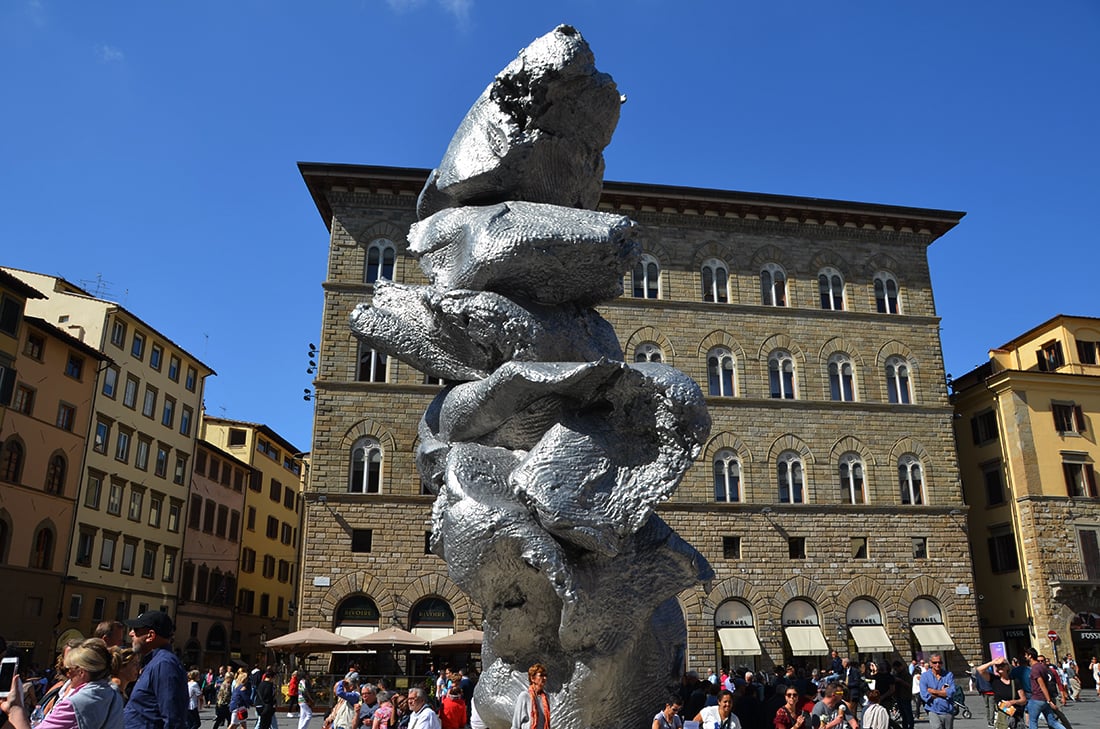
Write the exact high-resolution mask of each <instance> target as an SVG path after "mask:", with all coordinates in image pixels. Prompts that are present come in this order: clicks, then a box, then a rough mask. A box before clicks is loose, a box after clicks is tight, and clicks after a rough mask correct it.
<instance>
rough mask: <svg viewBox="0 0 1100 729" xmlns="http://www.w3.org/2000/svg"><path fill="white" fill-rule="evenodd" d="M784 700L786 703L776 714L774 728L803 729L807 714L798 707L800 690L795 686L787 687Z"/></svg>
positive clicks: (773, 721) (773, 720) (773, 722)
mask: <svg viewBox="0 0 1100 729" xmlns="http://www.w3.org/2000/svg"><path fill="white" fill-rule="evenodd" d="M783 698H784V699H786V701H785V702H784V703H783V705H782V706H780V707H779V710H778V711H776V712H775V718H773V719H772V726H774V727H775V729H802V727H804V726H805V725H806V713H805V712H804V711H802V709H801V707H799V705H798V700H799V698H800V697H799V695H798V689H796V688H795V687H794V686H787V688H786V689H785V690H784V691H783Z"/></svg>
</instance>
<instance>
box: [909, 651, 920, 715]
mask: <svg viewBox="0 0 1100 729" xmlns="http://www.w3.org/2000/svg"><path fill="white" fill-rule="evenodd" d="M909 668H910V672H911V674H912V676H913V685H912V693H913V717H914V719H913V720H914V721H916V720H917V719H920V707H921V700H920V675H921V674H922V673H924V670H923V669H922V668H921V667H920V665H919V664H917V662H916V661H913V663H912V664H910V666H909Z"/></svg>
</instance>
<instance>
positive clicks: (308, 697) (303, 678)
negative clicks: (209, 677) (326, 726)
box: [214, 670, 313, 729]
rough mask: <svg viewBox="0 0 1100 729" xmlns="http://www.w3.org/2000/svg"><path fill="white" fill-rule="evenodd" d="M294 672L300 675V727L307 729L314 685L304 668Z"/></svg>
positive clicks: (215, 728)
mask: <svg viewBox="0 0 1100 729" xmlns="http://www.w3.org/2000/svg"><path fill="white" fill-rule="evenodd" d="M294 673H295V674H296V675H297V676H298V729H306V727H308V726H309V720H310V719H312V718H313V694H312V693H310V689H311V688H313V685H312V683H311V682H310V680H309V675H308V674H307V673H306V672H305V671H304V670H300V671H295V672H294ZM214 729H217V727H214Z"/></svg>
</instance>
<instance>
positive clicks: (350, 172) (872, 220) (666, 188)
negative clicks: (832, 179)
mask: <svg viewBox="0 0 1100 729" xmlns="http://www.w3.org/2000/svg"><path fill="white" fill-rule="evenodd" d="M298 170H299V172H300V173H301V175H302V178H303V179H304V180H305V183H306V187H307V188H308V189H309V192H310V195H311V197H312V198H313V202H314V204H315V205H316V206H317V211H318V213H320V215H321V219H322V220H323V221H324V223H325V226H326V227H327V228H329V230H331V226H332V208H331V206H330V205H329V202H328V199H327V197H326V191H327V188H328V187H330V186H341V187H347V188H348V189H349V190H354V189H355V188H357V187H358V188H368V189H371V190H377V191H386V192H390V193H392V194H394V195H400V194H405V195H410V194H411V195H419V193H420V190H421V188H422V187H423V185H424V182H425V180H426V179H427V177H428V174H429V173H430V170H427V169H423V168H415V167H382V166H374V165H354V164H334V163H324V162H299V163H298ZM600 199H601V202H602V203H605V204H608V205H613V206H618V207H622V206H626V207H635V208H639V209H640V208H643V207H653V208H655V209H657V210H658V211H665V210H671V211H673V212H684V211H686V210H693V211H695V212H697V213H701V214H706V215H717V216H723V217H739V218H750V219H751V218H759V219H767V218H776V219H778V220H780V221H792V220H793V221H794V222H798V223H805V222H808V221H814V222H817V223H820V224H824V223H833V224H835V225H838V226H841V227H850V228H852V227H854V228H857V229H858V228H866V227H868V226H870V227H872V228H875V229H883V228H891V229H894V230H903V229H909V230H911V231H913V232H915V233H923V234H927V235H931V236H932V237H933V240H934V239H935V238H938V237H940V236H941V235H943V234H944V233H946V232H947V231H949V230H951V229H952V228H953V227H955V225H957V224H958V222H959V221H960V220H962V218H963V217H964V216H965V215H966V213H965V212H959V211H956V210H938V209H934V208H913V207H905V206H901V205H884V204H880V203H866V202H854V201H847V200H832V199H829V198H816V197H797V196H793V195H774V194H770V193H760V192H742V191H736V190H716V189H709V188H701V187H682V186H676V185H655V184H648V183H637V182H615V181H610V180H608V181H604V184H603V193H602V195H601V198H600Z"/></svg>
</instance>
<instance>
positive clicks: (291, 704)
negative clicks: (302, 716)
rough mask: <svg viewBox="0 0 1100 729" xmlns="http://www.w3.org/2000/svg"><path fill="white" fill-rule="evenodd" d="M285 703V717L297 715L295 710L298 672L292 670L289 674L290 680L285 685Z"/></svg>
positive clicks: (296, 707)
mask: <svg viewBox="0 0 1100 729" xmlns="http://www.w3.org/2000/svg"><path fill="white" fill-rule="evenodd" d="M286 703H287V713H286V718H288V719H294V718H295V717H297V716H298V714H296V713H295V712H296V711H297V709H298V672H297V671H292V672H291V674H290V682H289V683H287V685H286Z"/></svg>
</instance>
